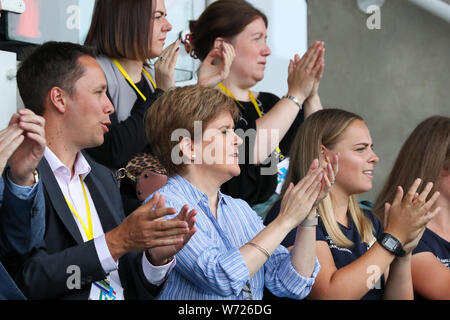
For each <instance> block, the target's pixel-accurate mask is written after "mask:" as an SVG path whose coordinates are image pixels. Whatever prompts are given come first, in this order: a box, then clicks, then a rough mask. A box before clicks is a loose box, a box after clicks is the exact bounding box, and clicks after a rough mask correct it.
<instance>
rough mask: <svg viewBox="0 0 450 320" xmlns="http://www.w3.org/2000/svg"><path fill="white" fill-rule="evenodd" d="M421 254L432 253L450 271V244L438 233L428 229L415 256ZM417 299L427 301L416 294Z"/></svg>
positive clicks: (415, 250)
mask: <svg viewBox="0 0 450 320" xmlns="http://www.w3.org/2000/svg"><path fill="white" fill-rule="evenodd" d="M421 252H431V253H432V254H433V255H434V256H435V257H436V259H438V260H439V261H440V262H441V263H442V264H443V265H444V266H446V267H447V268H448V269H450V242H448V241H447V240H445V239H442V238H441V237H439V236H438V235H437V234H436V233H434V232H433V231H431V230H430V229H428V228H426V229H425V232H424V233H423V235H422V238H421V239H420V241H419V244H418V245H417V247H416V248H415V249H414V250H413V255H414V254H417V253H421ZM414 298H415V299H418V300H420V299H425V298H424V297H422V296H421V295H419V294H417V293H415V295H414Z"/></svg>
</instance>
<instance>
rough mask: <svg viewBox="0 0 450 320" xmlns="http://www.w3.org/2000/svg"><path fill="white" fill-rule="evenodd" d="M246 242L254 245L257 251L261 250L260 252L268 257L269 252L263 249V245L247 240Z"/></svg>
mask: <svg viewBox="0 0 450 320" xmlns="http://www.w3.org/2000/svg"><path fill="white" fill-rule="evenodd" d="M247 244H249V245H251V246H252V247H255V248H256V249H258V250H259V251H261V252H262V253H264V255H265V256H266V257H267V259H269V258H270V254H269V252H267V250H266V249H264V248H263V247H261V246H259V245H257V244H256V243H253V242H249V243H247Z"/></svg>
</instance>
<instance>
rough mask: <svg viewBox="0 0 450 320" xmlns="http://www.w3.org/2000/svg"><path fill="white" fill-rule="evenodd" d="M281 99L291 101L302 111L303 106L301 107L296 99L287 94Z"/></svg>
mask: <svg viewBox="0 0 450 320" xmlns="http://www.w3.org/2000/svg"><path fill="white" fill-rule="evenodd" d="M283 98H285V99H289V100H291V101H293V102H294V103H295V104H296V105H297V106H298V107H299V108H300V110H302V108H303V106H302V104H301V103H300V101H299V100H298V99H297V98H296V97H294V96H290V95H288V94H287V95H285V96H284V97H283Z"/></svg>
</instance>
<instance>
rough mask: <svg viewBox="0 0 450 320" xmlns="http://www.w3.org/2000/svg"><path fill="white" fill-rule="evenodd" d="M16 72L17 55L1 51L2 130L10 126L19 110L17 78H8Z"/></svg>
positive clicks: (0, 118) (0, 92)
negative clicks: (13, 116) (11, 119)
mask: <svg viewBox="0 0 450 320" xmlns="http://www.w3.org/2000/svg"><path fill="white" fill-rule="evenodd" d="M15 72H16V54H15V53H11V52H6V51H0V97H1V98H0V101H1V103H0V115H1V116H0V130H2V129H4V128H6V127H7V126H8V123H9V119H10V118H11V116H12V115H13V113H15V112H16V109H17V105H16V92H17V84H16V79H15V77H14V78H12V79H9V78H8V76H11V75H15Z"/></svg>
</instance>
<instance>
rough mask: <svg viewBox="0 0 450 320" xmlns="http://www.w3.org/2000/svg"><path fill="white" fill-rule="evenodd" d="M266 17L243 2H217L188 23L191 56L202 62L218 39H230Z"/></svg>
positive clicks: (227, 0) (226, 0)
mask: <svg viewBox="0 0 450 320" xmlns="http://www.w3.org/2000/svg"><path fill="white" fill-rule="evenodd" d="M258 18H262V19H263V20H264V23H265V25H266V28H267V26H268V20H267V16H266V15H265V14H264V13H262V12H261V11H260V10H258V9H256V8H255V7H253V6H252V5H251V4H250V3H248V2H247V1H244V0H219V1H216V2H213V3H212V4H211V5H209V6H208V7H207V8H206V9H205V11H203V13H202V14H201V15H200V17H199V18H198V20H197V21H191V22H190V25H189V27H190V31H191V44H192V51H191V55H192V56H193V57H194V58H198V59H200V60H202V61H203V60H204V59H205V58H206V57H207V55H208V53H209V52H210V51H211V50H212V49H213V46H214V41H215V40H216V39H217V38H218V37H222V38H225V39H231V38H233V37H234V36H237V35H238V34H239V33H241V32H242V31H243V30H244V29H245V27H246V26H247V25H249V24H250V23H252V22H253V21H254V20H256V19H258Z"/></svg>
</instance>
